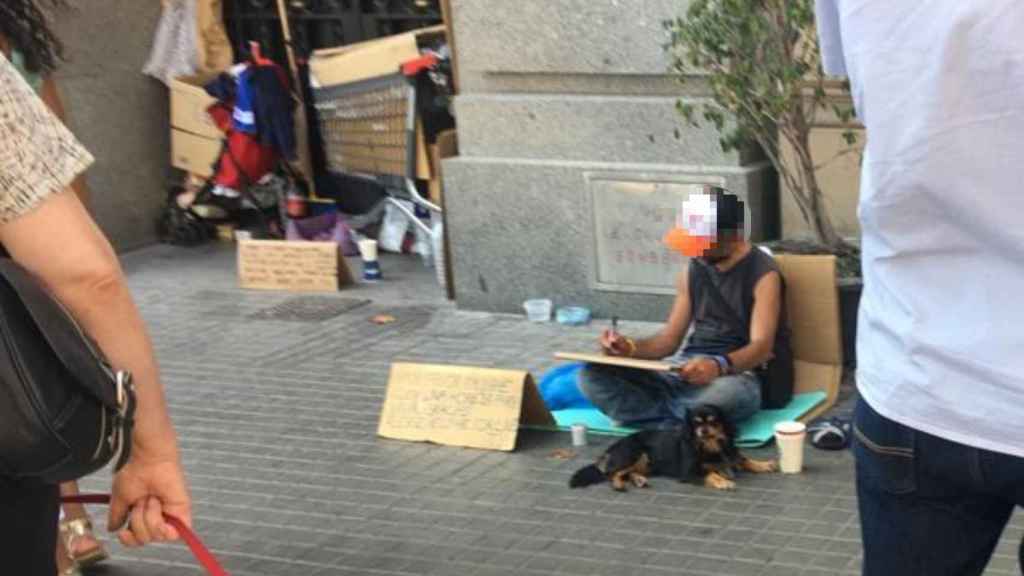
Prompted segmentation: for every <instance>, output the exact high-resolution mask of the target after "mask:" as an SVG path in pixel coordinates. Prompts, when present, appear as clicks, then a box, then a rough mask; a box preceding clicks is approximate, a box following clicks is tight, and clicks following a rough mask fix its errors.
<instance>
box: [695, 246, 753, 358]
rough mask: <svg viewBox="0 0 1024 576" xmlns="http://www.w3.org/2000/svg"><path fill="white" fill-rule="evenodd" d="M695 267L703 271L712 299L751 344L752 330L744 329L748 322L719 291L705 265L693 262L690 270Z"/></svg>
mask: <svg viewBox="0 0 1024 576" xmlns="http://www.w3.org/2000/svg"><path fill="white" fill-rule="evenodd" d="M694 267H696V268H697V269H699V270H700V271H701V272H700V273H701V275H702V276H704V280H705V284H707V292H708V293H709V294H711V297H712V298H714V299H715V301H717V302H718V303H719V305H721V306H722V308H723V309H725V311H726V312H728V314H729V316H731V317H732V321H733V322H734V323H735V324H736V326H738V327H739V330H740V332H743V338H744V339H746V340H747V341H748V342H749V341H750V333H749V332H750V330H749V329H747V330H746V331H744V330H743V327H744V326H745V325H746V322H744V321H743V318H742V317H741V316H740V314H739V312H737V311H736V309H735V308H733V307H732V304H729V301H728V300H726V299H725V296H723V295H722V293H721V291H719V290H718V286H716V285H715V281H714V280H713V279H712V278H711V273H710V272H709V271H708V270H706V269H705V265H704V264H702V263H700V262H697V261H696V260H691V261H690V269H691V270H692V269H694Z"/></svg>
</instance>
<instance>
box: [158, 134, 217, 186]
mask: <svg viewBox="0 0 1024 576" xmlns="http://www.w3.org/2000/svg"><path fill="white" fill-rule="evenodd" d="M222 144H223V143H222V141H221V140H220V139H219V138H217V139H213V138H205V137H203V136H197V135H195V134H192V133H191V132H185V131H183V130H176V129H173V128H172V129H171V165H172V166H174V167H175V168H178V169H179V170H184V171H186V172H189V173H192V174H198V175H199V176H203V177H207V178H208V177H210V176H212V175H213V163H214V162H216V161H217V155H218V154H220V151H221V146H222Z"/></svg>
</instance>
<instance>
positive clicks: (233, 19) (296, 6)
mask: <svg viewBox="0 0 1024 576" xmlns="http://www.w3.org/2000/svg"><path fill="white" fill-rule="evenodd" d="M438 1H439V0H286V2H285V3H286V5H287V7H288V17H289V20H290V22H291V26H292V37H293V39H292V40H293V42H294V44H295V50H296V54H297V55H298V56H299V57H300V58H304V57H306V56H308V55H309V54H310V53H311V52H312V51H313V50H316V49H318V48H331V47H336V46H343V45H345V44H353V43H355V42H362V41H364V40H370V39H373V38H380V37H382V36H390V35H392V34H399V33H401V32H405V31H408V30H412V29H415V28H422V27H424V26H430V25H433V24H439V23H440V22H441V10H440V7H439V5H438ZM224 21H225V24H226V26H227V29H228V34H229V35H230V36H231V41H232V43H233V45H234V47H235V50H236V53H238V54H244V53H246V52H247V43H248V42H250V41H257V42H259V43H260V44H261V46H262V48H263V51H264V53H265V54H266V55H267V56H269V57H271V58H273V59H274V60H276V61H278V62H285V61H286V58H285V50H284V42H283V40H282V38H281V25H280V23H279V21H278V17H277V0H225V2H224Z"/></svg>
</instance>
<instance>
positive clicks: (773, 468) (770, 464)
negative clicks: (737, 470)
mask: <svg viewBox="0 0 1024 576" xmlns="http://www.w3.org/2000/svg"><path fill="white" fill-rule="evenodd" d="M743 469H745V470H746V471H747V472H752V473H754V474H769V473H771V472H778V471H779V463H778V461H776V460H751V459H749V458H748V459H746V460H745V461H744V462H743Z"/></svg>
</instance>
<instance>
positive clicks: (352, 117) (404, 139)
mask: <svg viewBox="0 0 1024 576" xmlns="http://www.w3.org/2000/svg"><path fill="white" fill-rule="evenodd" d="M431 62H432V57H430V56H427V57H424V58H419V59H417V60H415V61H413V62H410V63H407V64H406V65H404V66H403V67H402V70H401V71H400V72H397V73H395V74H389V75H386V76H379V77H375V78H370V79H367V80H361V81H358V82H352V83H347V84H340V85H336V86H326V87H323V86H322V87H315V88H314V89H313V98H314V102H315V106H316V110H317V113H318V116H319V122H320V132H321V135H322V138H323V143H324V153H325V155H326V158H327V169H328V170H329V171H331V172H335V173H339V174H345V175H349V176H356V177H362V178H367V179H370V180H374V181H376V182H377V183H378V184H380V185H381V186H382V187H383V188H384V189H385V191H386V196H385V198H384V199H383V200H382V201H381V203H380V204H379V205H378V207H376V208H375V209H374V210H371V211H370V213H369V215H368V216H370V217H376V216H379V214H380V212H381V211H383V206H384V204H386V203H390V204H391V205H393V206H395V208H397V209H398V210H400V211H401V212H402V213H404V214H405V215H406V216H407V217H408V218H409V221H410V222H412V223H413V224H414V225H415V226H417V227H419V228H420V229H421V230H422V231H423V232H424V233H425V234H427V235H428V237H430V238H431V240H432V244H433V245H434V246H437V245H438V244H439V243H440V238H439V237H438V235H439V234H440V228H439V227H433V226H429V225H427V224H426V223H425V222H423V221H422V220H421V219H420V218H419V217H418V216H417V214H416V210H415V209H410V208H409V205H410V204H411V205H412V206H414V207H415V206H418V207H420V208H421V209H422V210H425V211H427V213H428V214H430V217H431V219H435V218H436V219H437V220H436V221H440V218H441V215H442V210H441V207H440V206H438V205H437V204H435V203H434V202H431V201H430V200H428V199H427V198H425V197H424V196H423V195H422V194H420V191H419V189H417V187H416V176H417V172H416V171H417V163H418V158H417V145H418V143H417V115H416V111H417V106H416V97H417V92H416V87H415V83H414V82H413V81H412V78H414V77H415V76H416V75H417V74H419V73H420V72H421V71H422V70H423V69H424V68H425V67H429V66H430V65H431Z"/></svg>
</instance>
